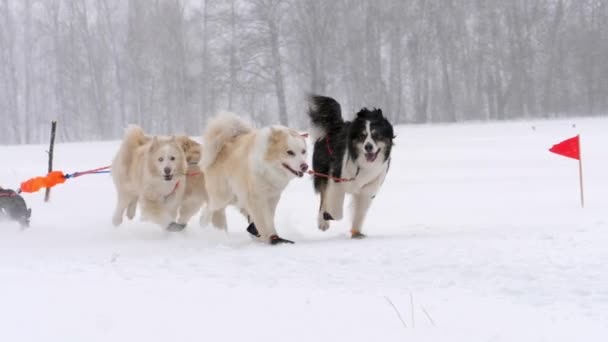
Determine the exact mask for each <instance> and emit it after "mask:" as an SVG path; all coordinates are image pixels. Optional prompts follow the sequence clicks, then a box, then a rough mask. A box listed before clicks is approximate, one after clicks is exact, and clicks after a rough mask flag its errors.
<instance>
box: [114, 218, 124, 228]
mask: <svg viewBox="0 0 608 342" xmlns="http://www.w3.org/2000/svg"><path fill="white" fill-rule="evenodd" d="M121 223H122V217H117V216H114V217H113V218H112V224H113V225H114V227H118V226H120V224H121Z"/></svg>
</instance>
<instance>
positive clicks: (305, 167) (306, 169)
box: [300, 163, 308, 172]
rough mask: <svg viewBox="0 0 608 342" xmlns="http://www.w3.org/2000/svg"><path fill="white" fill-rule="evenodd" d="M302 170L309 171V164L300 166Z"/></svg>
mask: <svg viewBox="0 0 608 342" xmlns="http://www.w3.org/2000/svg"><path fill="white" fill-rule="evenodd" d="M300 170H302V172H306V171H308V164H306V163H302V164H300Z"/></svg>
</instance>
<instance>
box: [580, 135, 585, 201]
mask: <svg viewBox="0 0 608 342" xmlns="http://www.w3.org/2000/svg"><path fill="white" fill-rule="evenodd" d="M578 139H579V140H578V148H579V155H578V178H579V183H580V187H581V208H584V207H585V194H584V191H583V153H582V152H583V149H582V148H581V145H582V144H581V140H580V139H581V138H580V135H579V138H578Z"/></svg>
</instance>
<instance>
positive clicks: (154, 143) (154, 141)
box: [150, 135, 158, 151]
mask: <svg viewBox="0 0 608 342" xmlns="http://www.w3.org/2000/svg"><path fill="white" fill-rule="evenodd" d="M156 147H158V137H157V136H156V135H155V136H154V137H152V143H151V144H150V151H154V150H155V149H156Z"/></svg>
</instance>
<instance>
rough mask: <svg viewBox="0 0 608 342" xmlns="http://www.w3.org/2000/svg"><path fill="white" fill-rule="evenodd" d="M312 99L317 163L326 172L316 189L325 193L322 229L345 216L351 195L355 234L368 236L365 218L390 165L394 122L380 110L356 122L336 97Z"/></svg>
mask: <svg viewBox="0 0 608 342" xmlns="http://www.w3.org/2000/svg"><path fill="white" fill-rule="evenodd" d="M309 100H310V108H309V111H308V115H309V117H310V122H311V126H312V127H311V131H310V135H311V138H312V140H313V141H314V142H315V143H314V144H315V145H314V151H313V156H312V165H313V169H314V171H315V172H317V173H320V174H322V175H315V177H314V187H315V191H316V192H317V193H320V194H321V205H320V208H319V218H318V224H319V229H321V230H323V231H325V230H327V229H328V228H329V221H331V220H340V219H342V216H343V214H342V209H343V207H344V197H345V195H346V193H349V194H352V196H353V210H354V212H353V222H352V226H351V236H352V237H353V238H362V237H364V235H363V234H361V228H362V226H363V221H364V219H365V216H366V214H367V211H368V209H369V207H370V205H371V203H372V199H373V198H374V197H375V196H376V193H377V192H378V190H379V189H380V187H381V186H382V183H383V182H384V178H385V177H386V173H387V172H388V169H389V165H390V157H391V149H392V147H393V139H394V138H395V136H394V134H393V126H392V125H391V123H390V122H389V121H388V120H387V119H386V118H385V117H384V116H383V115H382V110H380V109H373V110H369V109H367V108H363V109H361V110H360V111H359V112H358V113H357V115H356V117H355V119H354V120H353V121H344V119H343V118H342V113H341V109H340V104H339V103H338V102H337V101H336V100H334V99H333V98H330V97H325V96H318V95H312V96H310V99H309ZM323 175H327V176H329V177H325V176H323Z"/></svg>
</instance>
